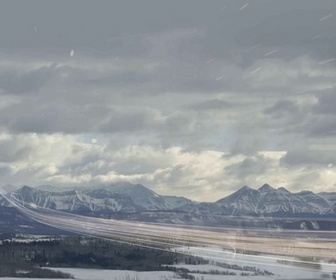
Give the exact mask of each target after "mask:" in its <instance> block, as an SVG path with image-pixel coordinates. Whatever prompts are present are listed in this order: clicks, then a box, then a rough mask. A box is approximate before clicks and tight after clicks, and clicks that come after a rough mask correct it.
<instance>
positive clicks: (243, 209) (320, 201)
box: [216, 184, 331, 216]
mask: <svg viewBox="0 0 336 280" xmlns="http://www.w3.org/2000/svg"><path fill="white" fill-rule="evenodd" d="M216 203H217V204H219V205H220V206H221V207H222V209H223V211H224V210H226V213H227V214H230V215H251V214H254V215H255V214H277V215H287V216H288V215H290V216H291V215H304V214H324V213H326V212H327V211H328V210H329V209H330V207H331V204H330V202H329V201H328V200H327V199H325V198H324V197H322V196H319V195H317V194H315V193H313V192H311V191H302V192H299V193H291V192H290V191H288V190H286V189H285V188H283V187H281V188H278V189H275V188H273V187H271V186H270V185H268V184H265V185H263V186H262V187H261V188H259V189H258V190H255V189H252V188H250V187H247V186H244V187H242V188H241V189H239V190H238V191H236V192H235V193H233V194H231V195H229V196H227V197H225V198H223V199H220V200H218V201H217V202H216Z"/></svg>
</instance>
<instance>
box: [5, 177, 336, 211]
mask: <svg viewBox="0 0 336 280" xmlns="http://www.w3.org/2000/svg"><path fill="white" fill-rule="evenodd" d="M49 189H50V187H49ZM335 195H336V193H326V192H323V193H320V195H319V193H314V192H312V191H308V190H306V191H300V192H296V193H292V192H290V191H289V190H287V189H285V188H284V187H280V188H277V189H276V188H274V187H272V186H270V185H269V184H263V185H262V186H261V187H260V188H258V189H254V188H251V187H249V186H243V187H241V188H240V189H238V190H237V191H235V192H233V193H232V194H230V195H228V196H226V197H223V198H221V199H219V200H217V201H215V202H196V201H192V200H190V199H188V198H185V197H177V196H165V195H159V194H157V193H156V192H154V191H152V190H150V189H149V188H147V187H145V186H143V185H141V184H131V183H128V182H119V183H113V184H107V185H98V186H93V187H82V188H79V187H77V188H76V187H75V188H73V189H72V190H67V191H59V192H57V191H49V190H43V189H40V188H32V187H29V186H26V185H25V186H23V187H21V188H20V189H18V190H16V191H14V192H12V193H11V196H12V197H14V198H16V199H17V200H19V201H22V202H25V203H26V204H27V205H29V204H36V205H37V206H39V207H42V208H50V209H55V210H62V211H70V212H72V211H92V212H97V211H111V212H141V211H184V212H186V213H194V214H195V213H200V214H203V213H207V214H216V215H273V214H276V215H278V214H283V215H289V216H290V215H300V214H302V215H306V214H314V215H325V214H336V207H335V205H336V200H335V197H336V196H335ZM0 205H2V206H9V205H8V203H7V204H6V202H4V200H3V198H2V199H1V198H0Z"/></svg>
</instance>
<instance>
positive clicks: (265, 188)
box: [258, 184, 274, 192]
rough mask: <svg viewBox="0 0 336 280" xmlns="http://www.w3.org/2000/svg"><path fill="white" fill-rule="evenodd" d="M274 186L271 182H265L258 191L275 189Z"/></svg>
mask: <svg viewBox="0 0 336 280" xmlns="http://www.w3.org/2000/svg"><path fill="white" fill-rule="evenodd" d="M273 190H274V188H272V187H271V186H270V185H269V184H263V185H262V186H261V187H260V188H259V189H258V191H260V192H270V191H273Z"/></svg>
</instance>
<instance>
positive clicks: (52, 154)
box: [0, 0, 336, 200]
mask: <svg viewBox="0 0 336 280" xmlns="http://www.w3.org/2000/svg"><path fill="white" fill-rule="evenodd" d="M128 4H129V3H128ZM128 4H127V3H126V2H122V1H120V2H118V1H117V2H113V3H112V2H109V1H105V2H101V3H99V4H97V3H94V4H93V3H91V2H90V1H80V2H79V1H76V0H75V1H74V2H72V3H67V4H66V6H65V3H63V2H60V3H53V4H51V6H50V4H48V5H46V4H45V3H43V1H35V0H33V1H31V2H30V3H29V4H25V3H23V4H22V5H21V8H20V9H19V10H18V9H17V7H16V5H14V4H13V3H9V2H8V3H7V4H5V6H4V8H3V9H1V11H0V33H1V38H2V41H3V42H4V44H2V46H1V47H0V58H1V59H0V94H1V99H0V128H1V131H2V134H1V135H2V136H1V137H2V138H0V152H1V154H2V155H3V156H2V158H1V159H0V176H1V178H2V181H3V182H7V183H13V184H21V183H22V184H28V183H32V184H45V183H50V184H55V185H74V184H96V183H100V182H110V181H116V180H128V181H132V182H135V183H139V182H140V183H144V184H146V185H148V186H150V187H152V188H153V189H154V190H157V191H159V192H162V193H166V194H169V193H172V194H178V195H183V194H184V195H187V196H190V197H193V198H197V199H198V198H203V197H204V198H207V199H209V200H211V199H218V197H219V196H223V195H225V194H228V192H229V191H232V190H234V189H235V188H236V187H239V186H241V185H242V184H243V183H244V184H249V185H256V186H258V185H261V184H263V183H265V182H268V183H270V184H275V185H283V186H287V187H290V188H292V189H293V190H294V189H295V190H296V189H297V190H298V189H303V188H308V187H309V188H312V189H317V186H321V188H324V189H329V190H332V189H333V185H332V183H331V182H332V180H334V175H335V169H334V166H335V163H334V158H333V156H332V155H333V154H334V152H333V143H334V142H335V141H336V132H335V130H336V129H335V123H336V119H335V110H334V108H335V105H336V104H335V102H336V99H335V95H334V93H335V80H336V66H335V57H336V53H335V49H336V48H335V43H336V41H335V38H334V36H333V34H334V25H335V19H336V17H330V16H327V15H329V14H331V13H333V14H336V5H335V2H334V1H329V0H328V1H323V3H322V2H321V3H317V2H316V1H313V0H305V1H301V0H299V1H291V2H290V3H289V2H288V3H283V2H280V1H279V2H276V1H274V2H272V3H270V2H269V1H266V0H260V1H257V2H253V3H252V2H251V3H249V5H248V6H245V8H244V9H241V8H242V7H243V5H244V4H246V3H245V2H244V3H240V2H239V1H224V2H218V1H211V3H208V2H207V3H205V2H204V1H198V0H197V1H192V2H191V1H186V2H184V1H183V2H180V1H175V0H174V1H168V2H157V1H151V0H145V1H144V2H142V3H141V4H140V3H132V8H131V9H130V8H129V5H128ZM223 5H225V9H223ZM78 7H81V11H82V12H81V13H80V14H78V13H77V14H78V16H76V17H73V15H74V14H75V13H76V12H77V10H78ZM149 7H150V8H149ZM177 7H178V8H177ZM13 14H15V17H13ZM60 16H61V17H62V20H61V21H60ZM126 19H127V20H126ZM72 50H73V51H72ZM71 53H72V54H73V55H70V54H71ZM92 139H95V140H94V141H93V140H92ZM330 164H332V165H330ZM330 166H331V167H330ZM308 178H309V179H308ZM327 180H329V181H330V182H329V181H327Z"/></svg>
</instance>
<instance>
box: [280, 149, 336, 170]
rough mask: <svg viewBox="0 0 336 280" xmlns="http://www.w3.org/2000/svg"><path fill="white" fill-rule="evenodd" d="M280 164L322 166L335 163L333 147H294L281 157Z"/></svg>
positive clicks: (335, 157)
mask: <svg viewBox="0 0 336 280" xmlns="http://www.w3.org/2000/svg"><path fill="white" fill-rule="evenodd" d="M280 162H281V164H284V165H287V166H324V167H327V166H328V165H330V164H331V165H335V164H336V156H335V151H334V148H331V149H329V150H328V148H327V147H325V148H323V147H321V149H314V148H309V147H304V146H303V147H296V148H295V149H294V148H292V149H291V150H289V151H288V152H287V153H286V155H285V156H284V157H283V158H282V159H281V161H280Z"/></svg>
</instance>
